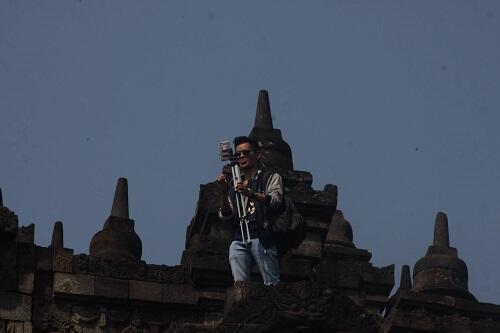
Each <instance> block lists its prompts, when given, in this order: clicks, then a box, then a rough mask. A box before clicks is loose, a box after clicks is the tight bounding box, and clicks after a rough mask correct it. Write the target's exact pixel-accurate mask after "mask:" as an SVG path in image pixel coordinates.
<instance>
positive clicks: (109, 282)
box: [94, 276, 129, 299]
mask: <svg viewBox="0 0 500 333" xmlns="http://www.w3.org/2000/svg"><path fill="white" fill-rule="evenodd" d="M94 292H95V295H96V296H102V297H108V298H120V299H128V296H129V295H128V293H129V281H128V280H121V279H114V278H108V277H104V276H96V277H95V278H94Z"/></svg>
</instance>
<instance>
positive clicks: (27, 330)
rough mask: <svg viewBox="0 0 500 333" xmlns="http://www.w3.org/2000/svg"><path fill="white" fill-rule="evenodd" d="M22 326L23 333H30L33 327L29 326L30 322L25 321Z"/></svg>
mask: <svg viewBox="0 0 500 333" xmlns="http://www.w3.org/2000/svg"><path fill="white" fill-rule="evenodd" d="M23 326H24V331H23V333H32V332H33V325H32V324H31V321H25V322H24V324H23Z"/></svg>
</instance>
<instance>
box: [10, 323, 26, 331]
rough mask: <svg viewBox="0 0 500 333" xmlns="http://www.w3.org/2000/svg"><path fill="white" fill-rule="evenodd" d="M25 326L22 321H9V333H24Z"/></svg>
mask: <svg viewBox="0 0 500 333" xmlns="http://www.w3.org/2000/svg"><path fill="white" fill-rule="evenodd" d="M23 331H24V325H23V323H22V322H20V321H8V322H7V333H23Z"/></svg>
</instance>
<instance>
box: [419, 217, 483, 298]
mask: <svg viewBox="0 0 500 333" xmlns="http://www.w3.org/2000/svg"><path fill="white" fill-rule="evenodd" d="M468 281H469V273H468V271H467V265H466V264H465V262H464V261H463V260H462V259H460V258H459V257H458V251H457V249H456V248H454V247H451V246H450V241H449V233H448V217H447V216H446V214H445V213H442V212H439V213H437V215H436V222H435V224H434V241H433V244H432V245H431V246H429V248H428V249H427V253H426V254H425V256H424V257H422V258H421V259H420V260H418V261H417V263H416V264H415V266H414V267H413V287H412V290H413V291H414V292H420V293H431V294H440V295H446V296H454V297H458V298H463V299H468V300H472V301H475V300H476V298H475V297H474V295H472V294H471V293H470V292H469V287H468Z"/></svg>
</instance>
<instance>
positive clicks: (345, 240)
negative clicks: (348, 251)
mask: <svg viewBox="0 0 500 333" xmlns="http://www.w3.org/2000/svg"><path fill="white" fill-rule="evenodd" d="M325 243H329V244H334V245H337V246H345V247H354V243H353V242H352V227H351V224H350V223H349V221H347V220H346V219H345V218H344V214H343V213H342V211H341V210H336V211H335V213H334V214H333V216H332V222H331V223H330V229H329V230H328V234H327V235H326V239H325Z"/></svg>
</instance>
